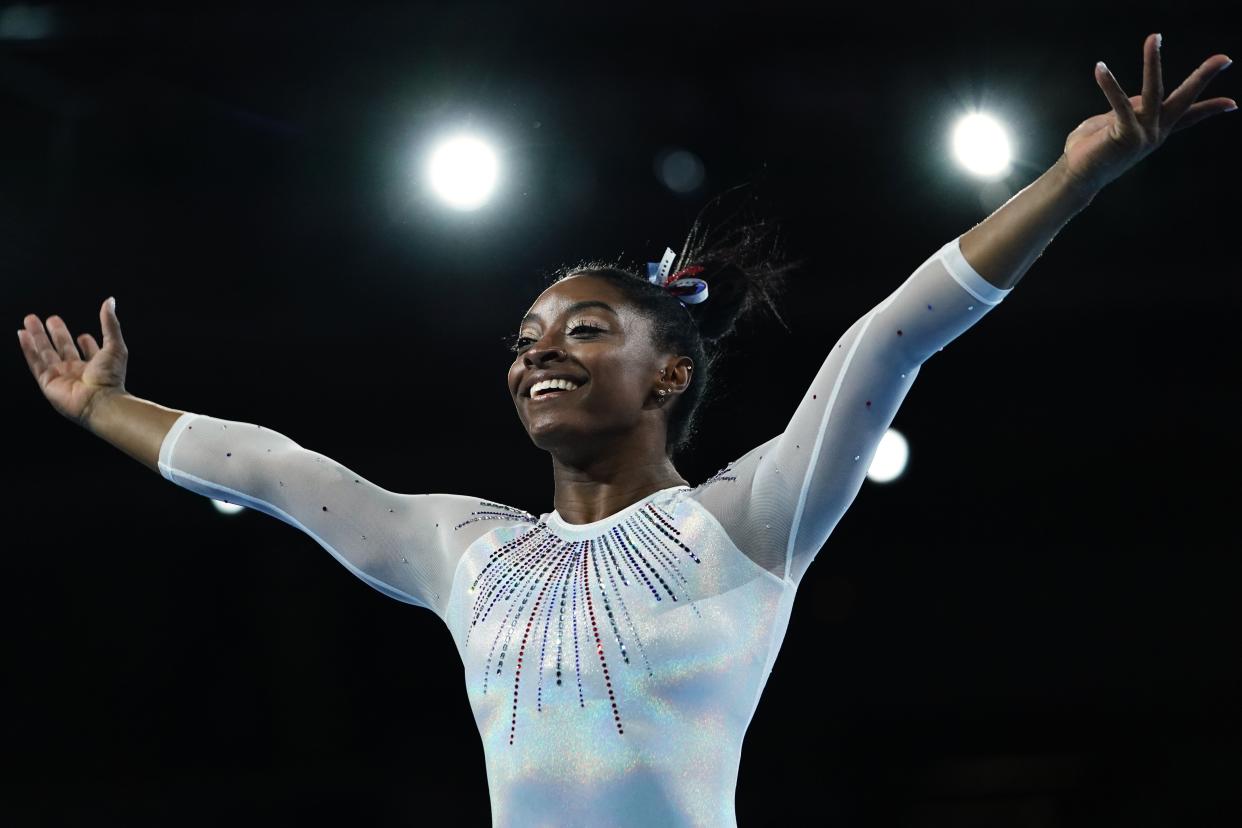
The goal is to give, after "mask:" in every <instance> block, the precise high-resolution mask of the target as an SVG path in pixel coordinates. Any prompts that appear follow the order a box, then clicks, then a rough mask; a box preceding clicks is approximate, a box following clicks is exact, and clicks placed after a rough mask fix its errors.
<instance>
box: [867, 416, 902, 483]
mask: <svg viewBox="0 0 1242 828" xmlns="http://www.w3.org/2000/svg"><path fill="white" fill-rule="evenodd" d="M909 459H910V443H909V442H908V441H907V440H906V438H905V437H904V436H902V434H901V432H900V431H897V430H896V429H892V428H890V429H889V430H888V431H886V432H884V436H883V437H881V438H880V444H879V445H878V446H876V450H875V457H873V458H871V465H870V466H869V467H868V468H867V479H868V480H870V481H871V482H873V483H891V482H892V481H894V480H896V479H897V478H899V477H901V475H902V473H903V472H905V470H906V461H907V460H909Z"/></svg>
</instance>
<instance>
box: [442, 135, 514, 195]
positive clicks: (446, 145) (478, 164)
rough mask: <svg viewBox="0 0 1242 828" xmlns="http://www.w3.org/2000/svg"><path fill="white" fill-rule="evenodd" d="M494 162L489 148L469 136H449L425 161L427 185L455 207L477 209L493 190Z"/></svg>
mask: <svg viewBox="0 0 1242 828" xmlns="http://www.w3.org/2000/svg"><path fill="white" fill-rule="evenodd" d="M497 173H498V165H497V163H496V153H495V152H493V151H492V148H491V147H490V146H488V145H487V144H485V143H484V142H483V141H481V140H479V139H478V138H475V137H473V136H470V135H459V136H456V137H454V138H449V139H448V140H446V141H444V142H443V143H442V144H440V145H439V146H437V147H436V148H435V150H433V151H432V153H431V159H430V160H429V161H428V163H427V176H428V178H429V179H430V181H431V188H432V189H433V190H434V191H435V193H436V195H438V196H439V197H440V198H441V199H443V200H444V202H445V203H446V204H448V205H449V206H450V207H453V208H455V209H458V210H477V209H478V208H479V207H482V206H483V205H484V204H486V203H487V200H488V199H489V198H491V195H492V192H493V190H495V189H496V178H497Z"/></svg>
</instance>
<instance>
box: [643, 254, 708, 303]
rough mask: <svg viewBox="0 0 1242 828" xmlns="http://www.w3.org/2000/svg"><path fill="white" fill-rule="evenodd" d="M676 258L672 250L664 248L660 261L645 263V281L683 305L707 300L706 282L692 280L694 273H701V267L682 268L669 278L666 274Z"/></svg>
mask: <svg viewBox="0 0 1242 828" xmlns="http://www.w3.org/2000/svg"><path fill="white" fill-rule="evenodd" d="M676 258H677V254H676V253H674V252H673V248H671V247H666V248H664V257H663V258H662V259H661V260H660V261H658V262H647V281H648V282H651V283H652V284H653V285H658V286H659V287H662V288H664V289H665V290H667V291H668V292H669V293H671V294H673V295H674V296H676V297H677V299H678V301H680V302H681V303H682V304H683V305H697V304H698V303H700V302H702V301H703V300H705V299H707V282H705V281H703V280H702V279H696V278H694V276H695V274H696V273H702V272H703V266H702V265H691V266H690V267H684V268H682V269H681V270H679V271H677V272H676V273H674V274H673V275H671V276H670V275H668V274H669V271H670V270H672V269H673V261H674V260H675V259H676Z"/></svg>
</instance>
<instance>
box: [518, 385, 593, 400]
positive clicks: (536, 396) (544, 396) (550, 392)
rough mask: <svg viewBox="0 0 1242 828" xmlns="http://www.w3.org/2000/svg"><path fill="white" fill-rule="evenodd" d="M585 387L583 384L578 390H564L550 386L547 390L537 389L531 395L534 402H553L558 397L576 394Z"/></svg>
mask: <svg viewBox="0 0 1242 828" xmlns="http://www.w3.org/2000/svg"><path fill="white" fill-rule="evenodd" d="M583 385H586V383H585V382H584V383H582V385H579V386H578V387H577V388H563V387H559V386H550V387H547V388H536V389H535V390H534V392H533V393H532V394H531V395H530V399H531V401H532V402H534V401H540V402H542V401H544V400H553V399H556V398H558V397H567V396H569V395H570V394H576V393H577V392H578V391H579V390H581V389H582V386H583Z"/></svg>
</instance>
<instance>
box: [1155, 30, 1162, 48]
mask: <svg viewBox="0 0 1242 828" xmlns="http://www.w3.org/2000/svg"><path fill="white" fill-rule="evenodd" d="M1163 40H1164V35H1162V34H1157V35H1156V48H1157V49H1159V48H1160V44H1161V41H1163Z"/></svg>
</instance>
